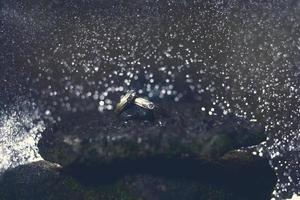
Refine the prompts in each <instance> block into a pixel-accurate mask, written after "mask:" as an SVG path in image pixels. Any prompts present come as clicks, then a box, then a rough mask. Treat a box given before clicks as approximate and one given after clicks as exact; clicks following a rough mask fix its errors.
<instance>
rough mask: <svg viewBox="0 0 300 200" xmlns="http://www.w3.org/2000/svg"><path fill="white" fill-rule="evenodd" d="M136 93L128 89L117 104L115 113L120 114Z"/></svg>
mask: <svg viewBox="0 0 300 200" xmlns="http://www.w3.org/2000/svg"><path fill="white" fill-rule="evenodd" d="M135 96H136V93H135V92H134V91H133V90H130V91H128V92H127V93H126V94H125V95H124V96H123V97H122V98H121V99H120V102H119V103H118V104H117V106H116V109H115V113H117V114H120V113H121V112H123V111H124V109H125V108H126V107H127V106H128V105H129V104H130V103H131V102H132V101H133V100H134V99H135Z"/></svg>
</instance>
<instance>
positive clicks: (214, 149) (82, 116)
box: [39, 103, 265, 166]
mask: <svg viewBox="0 0 300 200" xmlns="http://www.w3.org/2000/svg"><path fill="white" fill-rule="evenodd" d="M198 105H199V104H198V103H186V104H175V103H169V104H165V105H164V104H163V105H162V106H161V107H163V108H164V110H165V112H160V113H155V118H154V119H155V121H148V120H144V119H143V120H138V119H135V120H121V119H119V118H117V117H116V116H115V115H114V113H112V112H105V113H98V112H84V113H80V112H77V113H70V114H68V115H64V116H62V117H61V121H60V122H58V123H56V124H54V125H53V126H49V127H48V128H47V129H46V130H45V132H44V133H43V136H42V139H41V140H40V142H39V150H40V154H41V155H42V157H43V158H44V159H45V160H48V161H52V162H55V163H58V164H60V165H62V166H69V165H71V164H72V165H76V164H78V165H81V164H82V165H86V166H90V165H96V166H98V165H103V164H109V163H112V162H118V161H122V160H126V161H128V160H132V161H134V160H141V159H146V158H151V157H159V158H162V159H175V158H186V157H189V158H197V159H205V160H214V159H216V158H220V157H221V156H223V155H224V154H225V153H226V152H229V151H231V150H234V149H237V148H241V147H247V146H250V145H255V144H258V143H260V142H261V141H263V140H264V139H265V135H264V129H263V127H262V126H260V125H259V124H256V123H252V122H247V121H245V120H243V119H240V118H237V117H235V116H232V115H225V116H222V115H212V116H210V115H208V114H207V113H206V112H202V111H201V107H200V106H198ZM166 111H167V112H166Z"/></svg>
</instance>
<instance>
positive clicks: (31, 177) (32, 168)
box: [0, 161, 133, 200]
mask: <svg viewBox="0 0 300 200" xmlns="http://www.w3.org/2000/svg"><path fill="white" fill-rule="evenodd" d="M0 199H1V200H16V199H22V200H35V199H37V200H65V199H72V200H73V199H74V200H93V199H95V200H96V199H97V200H99V199H105V200H106V199H107V200H112V199H124V200H129V199H133V198H130V197H129V196H128V195H127V194H126V193H125V190H122V188H121V187H119V186H118V184H117V183H116V184H115V185H113V186H98V187H88V186H85V185H82V184H80V183H79V182H78V181H76V180H75V179H74V178H72V177H69V176H67V175H65V174H63V173H62V172H61V168H60V167H59V166H58V165H56V164H53V163H50V162H47V161H39V162H35V163H30V164H27V165H21V166H18V167H16V168H14V169H11V170H8V171H7V172H5V174H4V175H3V176H2V177H1V181H0Z"/></svg>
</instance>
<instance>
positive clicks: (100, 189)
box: [64, 178, 135, 200]
mask: <svg viewBox="0 0 300 200" xmlns="http://www.w3.org/2000/svg"><path fill="white" fill-rule="evenodd" d="M64 184H65V186H66V187H67V188H68V190H69V192H71V193H73V194H78V195H79V196H82V198H83V200H135V198H134V197H133V196H132V195H131V194H130V193H129V192H128V191H127V190H126V189H125V188H124V187H123V184H122V183H120V182H119V183H116V184H112V185H106V186H96V187H88V186H83V185H81V184H80V183H78V182H77V181H76V180H74V179H73V178H67V179H66V180H65V183H64Z"/></svg>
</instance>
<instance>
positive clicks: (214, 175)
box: [0, 152, 276, 200]
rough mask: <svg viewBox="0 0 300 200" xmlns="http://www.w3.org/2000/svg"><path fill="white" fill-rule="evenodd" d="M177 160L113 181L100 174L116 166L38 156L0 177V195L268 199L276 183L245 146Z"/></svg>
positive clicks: (163, 199) (263, 161) (138, 199)
mask: <svg viewBox="0 0 300 200" xmlns="http://www.w3.org/2000/svg"><path fill="white" fill-rule="evenodd" d="M152 161H153V160H152ZM152 161H151V162H152ZM179 161H180V160H177V161H168V162H163V163H161V164H160V165H156V164H158V163H153V164H152V165H151V166H148V171H147V170H144V171H143V172H142V171H140V172H138V171H136V173H128V174H126V175H124V176H121V177H119V178H118V179H116V180H111V182H108V181H105V180H103V178H105V177H103V176H102V175H103V174H107V176H109V175H113V174H112V173H113V170H111V169H112V168H113V169H117V168H118V167H117V166H115V167H113V166H111V167H112V168H106V169H105V168H97V169H96V168H95V169H94V170H93V169H87V168H86V170H82V169H80V171H78V170H79V169H78V168H77V169H76V168H72V169H61V168H60V167H58V166H57V165H55V164H52V163H50V162H47V161H40V162H36V163H31V164H28V165H23V166H19V167H17V168H15V169H11V170H9V171H7V172H6V173H5V174H4V175H3V176H2V179H1V181H0V197H1V198H0V199H1V200H2V199H3V200H10V199H23V200H27V199H28V200H29V199H30V200H32V199H39V200H50V199H55V200H61V199H75V200H76V199H80V200H86V199H88V200H93V199H95V200H96V199H97V200H99V199H100V200H101V199H105V200H107V199H116V200H117V199H118V200H119V199H124V200H127V199H128V200H129V199H132V200H171V199H185V200H195V199H197V200H207V199H211V200H226V199H239V200H250V199H251V200H252V199H257V200H265V199H270V195H271V192H272V189H273V187H274V185H275V183H276V176H275V173H274V172H273V170H272V169H271V167H270V166H269V164H268V161H267V160H266V159H264V158H260V157H258V156H254V155H251V154H249V153H246V152H231V153H227V154H226V155H225V156H223V157H222V158H220V159H218V160H217V161H216V162H214V163H208V162H199V160H185V159H182V160H181V162H179ZM149 162H150V161H149ZM174 164H176V165H174ZM153 166H156V167H154V169H153V168H152V167H153ZM122 167H124V166H119V169H120V168H122ZM158 168H159V169H158ZM101 171H102V172H101ZM99 172H101V173H99ZM70 175H72V176H70ZM84 179H85V180H84Z"/></svg>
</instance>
